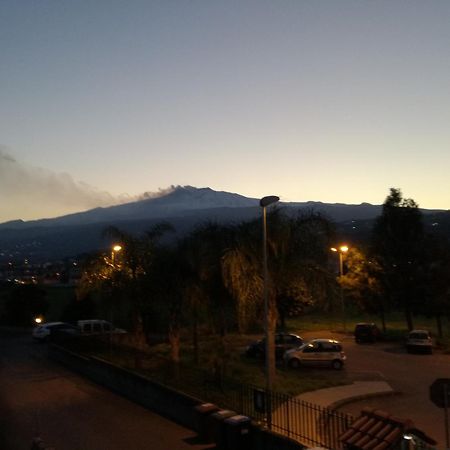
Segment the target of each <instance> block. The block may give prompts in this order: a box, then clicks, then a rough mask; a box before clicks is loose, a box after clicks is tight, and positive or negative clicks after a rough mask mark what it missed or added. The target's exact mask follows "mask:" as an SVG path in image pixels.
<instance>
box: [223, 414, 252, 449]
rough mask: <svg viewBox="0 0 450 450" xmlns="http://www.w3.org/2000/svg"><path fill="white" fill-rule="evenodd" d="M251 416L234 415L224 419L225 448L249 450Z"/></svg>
mask: <svg viewBox="0 0 450 450" xmlns="http://www.w3.org/2000/svg"><path fill="white" fill-rule="evenodd" d="M250 423H251V420H250V417H247V416H241V415H238V416H233V417H229V418H228V419H226V420H225V421H224V424H225V443H226V444H225V450H247V449H249V448H251V443H250V437H251V436H250Z"/></svg>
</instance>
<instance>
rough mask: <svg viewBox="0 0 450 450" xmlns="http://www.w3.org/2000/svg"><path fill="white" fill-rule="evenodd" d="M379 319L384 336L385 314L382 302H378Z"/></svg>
mask: <svg viewBox="0 0 450 450" xmlns="http://www.w3.org/2000/svg"><path fill="white" fill-rule="evenodd" d="M380 319H381V327H382V330H383V334H386V314H385V311H384V303H383V300H381V301H380Z"/></svg>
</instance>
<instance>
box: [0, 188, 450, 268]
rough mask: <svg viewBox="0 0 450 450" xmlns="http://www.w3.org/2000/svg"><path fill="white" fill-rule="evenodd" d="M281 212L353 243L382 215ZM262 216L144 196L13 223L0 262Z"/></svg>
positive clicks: (232, 204) (255, 209) (292, 208)
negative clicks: (320, 218)
mask: <svg viewBox="0 0 450 450" xmlns="http://www.w3.org/2000/svg"><path fill="white" fill-rule="evenodd" d="M279 207H281V208H284V209H285V210H287V211H288V212H290V213H293V214H294V213H297V212H298V211H315V212H320V213H322V214H324V215H325V216H327V217H329V218H330V219H331V220H333V221H334V222H336V223H338V225H339V228H340V229H341V230H344V231H345V235H346V236H347V235H348V236H353V237H355V238H357V237H358V236H360V235H361V236H362V235H364V236H365V235H366V234H367V233H368V231H370V229H371V224H372V221H373V219H374V218H375V217H377V216H378V215H379V214H380V212H381V206H380V205H371V204H369V203H362V204H360V205H347V204H343V203H336V204H328V203H322V202H280V203H279ZM423 211H424V212H425V213H426V214H427V215H428V216H429V217H430V218H431V217H432V219H431V220H432V221H433V223H440V221H441V218H440V216H439V214H440V213H441V214H442V212H441V211H430V210H423ZM260 214H261V210H260V207H259V199H255V198H248V197H244V196H242V195H239V194H234V193H229V192H221V191H214V190H212V189H210V188H195V187H192V186H178V187H172V188H171V189H169V190H167V191H165V192H163V193H161V194H160V195H159V196H154V195H148V194H144V196H143V198H142V199H141V200H139V201H135V202H130V203H126V204H122V205H117V206H111V207H108V208H95V209H92V210H88V211H84V212H80V213H75V214H69V215H65V216H61V217H56V218H53V219H41V220H32V221H26V222H25V221H22V220H15V221H9V222H5V223H3V224H0V262H1V261H2V260H3V261H6V260H9V259H11V258H13V259H18V260H20V259H24V258H28V259H31V260H33V261H42V260H44V261H45V260H51V259H55V258H64V257H70V256H74V255H77V254H80V253H83V252H90V251H93V250H96V249H100V248H105V247H106V246H107V245H109V243H108V242H106V241H105V239H104V238H102V231H103V230H104V229H105V228H106V227H107V226H109V225H115V226H117V227H119V228H121V229H123V230H125V231H128V232H130V233H139V232H142V231H145V230H147V229H149V228H150V227H151V226H152V225H154V224H156V223H158V222H161V221H162V220H165V221H169V222H170V223H172V225H173V226H174V227H175V228H176V230H177V232H178V234H179V235H182V234H184V233H186V232H188V231H189V230H191V229H192V228H194V227H195V226H196V225H198V224H200V223H205V222H207V221H216V222H221V223H230V222H240V221H243V220H250V219H253V218H255V217H258V216H259V215H260ZM436 214H437V215H438V217H437V218H436V217H435V215H436ZM446 217H447V216H446Z"/></svg>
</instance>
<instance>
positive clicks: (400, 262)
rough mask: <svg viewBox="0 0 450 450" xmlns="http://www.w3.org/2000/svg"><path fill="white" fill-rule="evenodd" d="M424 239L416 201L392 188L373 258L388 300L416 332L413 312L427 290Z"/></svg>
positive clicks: (378, 222)
mask: <svg viewBox="0 0 450 450" xmlns="http://www.w3.org/2000/svg"><path fill="white" fill-rule="evenodd" d="M424 239H425V232H424V227H423V223H422V214H421V212H420V210H419V208H418V205H417V203H416V202H414V200H412V199H404V198H403V196H402V193H401V191H400V189H395V188H391V189H390V194H389V195H388V196H387V198H386V200H385V202H384V204H383V208H382V213H381V215H380V216H379V217H378V218H377V220H376V222H375V226H374V229H373V233H372V242H371V244H372V248H371V251H372V254H373V255H374V257H375V259H376V261H377V263H378V264H379V265H380V267H381V271H380V272H379V274H378V276H379V281H380V285H381V288H382V290H383V293H384V295H385V296H386V299H387V300H388V301H389V302H391V303H394V304H396V305H398V306H399V307H401V308H402V310H403V311H404V313H405V318H406V323H407V326H408V329H409V330H411V329H412V328H413V311H414V308H415V307H416V306H417V304H418V303H419V301H420V300H421V298H423V288H424V276H423V274H424V272H423V265H424V263H425V257H424Z"/></svg>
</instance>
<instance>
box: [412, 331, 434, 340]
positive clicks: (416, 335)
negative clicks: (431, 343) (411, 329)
mask: <svg viewBox="0 0 450 450" xmlns="http://www.w3.org/2000/svg"><path fill="white" fill-rule="evenodd" d="M428 337H429V336H428V333H423V332H422V333H411V334H410V335H409V338H410V339H428Z"/></svg>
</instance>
